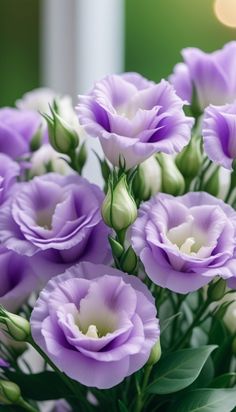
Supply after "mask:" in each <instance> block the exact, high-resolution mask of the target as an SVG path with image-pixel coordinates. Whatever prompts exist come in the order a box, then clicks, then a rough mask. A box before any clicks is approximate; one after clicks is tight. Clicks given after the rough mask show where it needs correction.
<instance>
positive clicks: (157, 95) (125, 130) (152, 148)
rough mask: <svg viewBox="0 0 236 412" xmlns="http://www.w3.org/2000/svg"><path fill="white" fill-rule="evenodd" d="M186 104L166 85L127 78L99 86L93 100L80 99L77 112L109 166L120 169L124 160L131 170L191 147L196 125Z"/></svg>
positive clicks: (132, 75) (108, 79) (106, 80)
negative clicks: (160, 155) (161, 155)
mask: <svg viewBox="0 0 236 412" xmlns="http://www.w3.org/2000/svg"><path fill="white" fill-rule="evenodd" d="M183 104H184V103H183V101H182V100H181V99H180V98H179V97H178V96H177V95H176V93H175V91H174V89H173V87H172V86H171V85H170V84H169V83H168V82H167V81H165V80H162V81H161V83H159V84H155V83H153V82H150V81H148V80H146V79H145V78H143V77H142V76H140V75H138V74H136V73H125V74H122V75H111V76H107V77H105V78H104V79H103V80H101V81H100V82H97V83H96V84H95V86H94V88H93V90H92V91H91V93H90V94H89V95H87V96H80V97H79V105H78V107H77V112H78V115H79V121H80V124H81V126H83V127H84V129H85V131H86V132H87V133H88V134H89V135H91V136H93V137H98V138H99V140H100V143H101V145H102V148H103V151H104V153H105V155H106V157H107V158H108V159H109V160H110V162H111V163H112V164H113V165H114V166H119V162H120V160H122V159H124V160H125V164H126V168H127V169H130V168H131V167H133V166H135V165H137V164H139V163H141V162H143V161H144V160H145V159H147V158H148V157H150V156H151V155H152V154H153V153H156V152H164V153H168V154H172V153H176V152H180V151H181V150H182V148H183V147H184V146H185V145H187V143H188V141H189V139H190V134H191V133H190V130H191V126H192V124H193V121H192V119H191V118H189V117H186V116H185V114H184V112H183V109H182V108H183Z"/></svg>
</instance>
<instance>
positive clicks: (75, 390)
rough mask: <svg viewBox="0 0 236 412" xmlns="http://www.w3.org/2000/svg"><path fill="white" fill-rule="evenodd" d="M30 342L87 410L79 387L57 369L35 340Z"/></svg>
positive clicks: (29, 340)
mask: <svg viewBox="0 0 236 412" xmlns="http://www.w3.org/2000/svg"><path fill="white" fill-rule="evenodd" d="M28 342H29V343H30V345H31V346H33V348H34V349H35V350H36V351H37V352H38V353H39V354H40V355H41V356H42V358H43V359H44V360H45V361H46V362H47V363H48V364H49V365H50V366H51V368H52V369H53V370H54V371H55V372H56V373H57V374H58V375H59V377H60V378H61V380H62V381H63V382H64V383H65V385H66V386H67V387H68V388H69V389H70V390H71V392H72V393H73V394H74V395H75V397H76V398H77V399H78V400H79V402H83V403H84V405H85V406H86V409H87V407H88V403H87V402H86V401H85V400H84V396H83V395H82V394H81V393H80V391H79V388H78V387H77V385H75V384H74V382H73V381H71V379H70V378H68V377H67V376H66V375H65V374H64V373H63V372H61V371H60V369H58V368H57V366H56V365H55V364H54V363H53V362H52V361H51V359H50V358H49V357H48V356H47V355H46V354H45V353H44V352H43V351H42V349H41V348H40V347H39V346H38V345H37V344H36V343H35V342H34V340H33V338H32V337H30V338H29V339H28Z"/></svg>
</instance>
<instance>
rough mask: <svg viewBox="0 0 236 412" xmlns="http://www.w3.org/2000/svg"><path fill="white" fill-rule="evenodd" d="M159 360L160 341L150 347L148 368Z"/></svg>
mask: <svg viewBox="0 0 236 412" xmlns="http://www.w3.org/2000/svg"><path fill="white" fill-rule="evenodd" d="M160 358H161V342H160V339H158V341H157V342H156V343H155V345H154V346H153V347H152V350H151V353H150V356H149V359H148V361H147V365H148V366H152V365H155V363H157V362H158V361H159V360H160Z"/></svg>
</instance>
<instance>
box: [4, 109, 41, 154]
mask: <svg viewBox="0 0 236 412" xmlns="http://www.w3.org/2000/svg"><path fill="white" fill-rule="evenodd" d="M41 123H42V118H41V116H40V114H39V113H36V112H33V111H31V110H18V109H13V108H3V109H0V152H1V153H5V154H7V155H8V156H9V157H11V158H13V159H16V158H20V157H22V156H23V155H25V154H27V153H29V152H30V142H31V140H32V138H33V136H34V135H35V134H36V132H37V131H38V130H39V127H40V125H41Z"/></svg>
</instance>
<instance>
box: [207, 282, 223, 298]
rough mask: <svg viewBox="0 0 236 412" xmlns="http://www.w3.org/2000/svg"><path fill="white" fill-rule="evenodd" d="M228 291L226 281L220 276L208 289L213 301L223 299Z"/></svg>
mask: <svg viewBox="0 0 236 412" xmlns="http://www.w3.org/2000/svg"><path fill="white" fill-rule="evenodd" d="M225 291H226V282H225V280H224V279H222V278H220V279H219V280H217V281H214V282H212V283H210V285H209V287H208V291H207V297H208V299H209V300H210V301H211V302H217V301H218V300H220V299H222V298H223V296H224V294H225Z"/></svg>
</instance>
